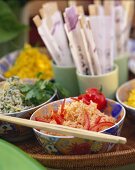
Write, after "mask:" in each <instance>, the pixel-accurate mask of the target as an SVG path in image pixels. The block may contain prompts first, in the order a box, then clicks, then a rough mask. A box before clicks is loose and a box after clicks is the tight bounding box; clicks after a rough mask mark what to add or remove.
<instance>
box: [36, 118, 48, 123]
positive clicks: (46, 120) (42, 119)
mask: <svg viewBox="0 0 135 170" xmlns="http://www.w3.org/2000/svg"><path fill="white" fill-rule="evenodd" d="M35 120H36V121H39V122H45V123H50V121H51V120H50V119H45V118H43V117H35Z"/></svg>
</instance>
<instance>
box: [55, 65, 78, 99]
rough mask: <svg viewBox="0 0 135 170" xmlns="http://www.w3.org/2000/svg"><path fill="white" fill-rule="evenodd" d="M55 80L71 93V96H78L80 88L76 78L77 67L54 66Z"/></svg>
mask: <svg viewBox="0 0 135 170" xmlns="http://www.w3.org/2000/svg"><path fill="white" fill-rule="evenodd" d="M52 67H53V71H54V78H55V81H56V82H57V83H59V84H60V85H61V86H62V87H64V88H65V89H66V90H68V92H69V96H72V97H73V96H78V95H79V87H78V82H77V76H76V68H75V66H70V67H66V66H57V65H55V64H52Z"/></svg>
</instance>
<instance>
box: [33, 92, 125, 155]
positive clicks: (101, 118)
mask: <svg viewBox="0 0 135 170" xmlns="http://www.w3.org/2000/svg"><path fill="white" fill-rule="evenodd" d="M86 100H87V101H86ZM96 101H97V99H96ZM96 101H95V102H93V101H92V100H91V99H90V100H89V102H88V97H87V99H86V96H85V100H84V95H83V97H82V95H81V96H79V97H74V98H66V99H62V100H58V101H54V102H51V103H49V104H47V105H45V106H43V107H41V108H40V109H38V110H36V111H35V112H34V113H33V114H32V116H31V118H30V119H31V120H35V121H41V122H46V123H49V124H50V123H51V124H59V125H64V126H69V127H73V128H78V129H85V130H89V131H96V132H102V133H107V134H111V135H116V136H117V135H120V132H121V128H122V125H123V122H124V118H125V114H126V113H125V109H124V107H123V106H122V105H121V104H119V103H117V102H116V101H113V100H110V99H105V101H106V102H104V103H105V105H104V107H99V105H98V104H99V100H98V102H96ZM102 101H103V100H102ZM100 104H101V99H100ZM33 130H34V133H35V135H36V137H37V139H38V141H39V143H40V144H41V145H42V147H43V148H44V151H45V152H46V153H47V154H54V155H82V154H92V153H102V152H108V151H110V150H111V149H112V148H114V146H115V144H112V143H104V142H99V141H93V140H87V139H82V138H76V137H74V136H66V135H62V134H57V133H54V132H47V131H43V130H38V129H33Z"/></svg>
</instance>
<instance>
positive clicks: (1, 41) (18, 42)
mask: <svg viewBox="0 0 135 170" xmlns="http://www.w3.org/2000/svg"><path fill="white" fill-rule="evenodd" d="M131 1H132V0H131ZM45 2H48V1H47V0H1V1H0V57H2V56H4V55H5V54H7V53H9V52H10V51H14V50H16V49H21V48H22V47H23V45H24V43H25V42H28V43H30V44H31V45H32V46H44V43H43V42H42V40H41V38H40V36H39V34H38V32H37V28H36V26H35V24H34V23H33V21H32V18H33V16H35V15H36V14H37V13H38V11H39V9H40V8H41V6H42V4H43V3H45ZM49 2H50V0H49ZM57 3H58V7H59V9H60V11H62V12H63V11H64V9H65V8H66V7H67V6H68V3H69V1H68V0H59V1H57ZM90 3H93V1H92V0H77V1H76V4H77V5H83V6H84V10H85V14H88V4H90ZM130 38H131V39H132V40H134V39H135V14H134V17H133V21H132V27H131V31H130ZM132 50H134V49H132Z"/></svg>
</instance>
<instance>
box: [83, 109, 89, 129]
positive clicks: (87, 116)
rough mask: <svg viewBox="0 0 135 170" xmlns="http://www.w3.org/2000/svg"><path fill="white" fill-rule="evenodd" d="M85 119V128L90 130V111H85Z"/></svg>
mask: <svg viewBox="0 0 135 170" xmlns="http://www.w3.org/2000/svg"><path fill="white" fill-rule="evenodd" d="M84 121H85V125H84V129H86V130H89V129H90V119H89V113H88V112H85V115H84Z"/></svg>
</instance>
